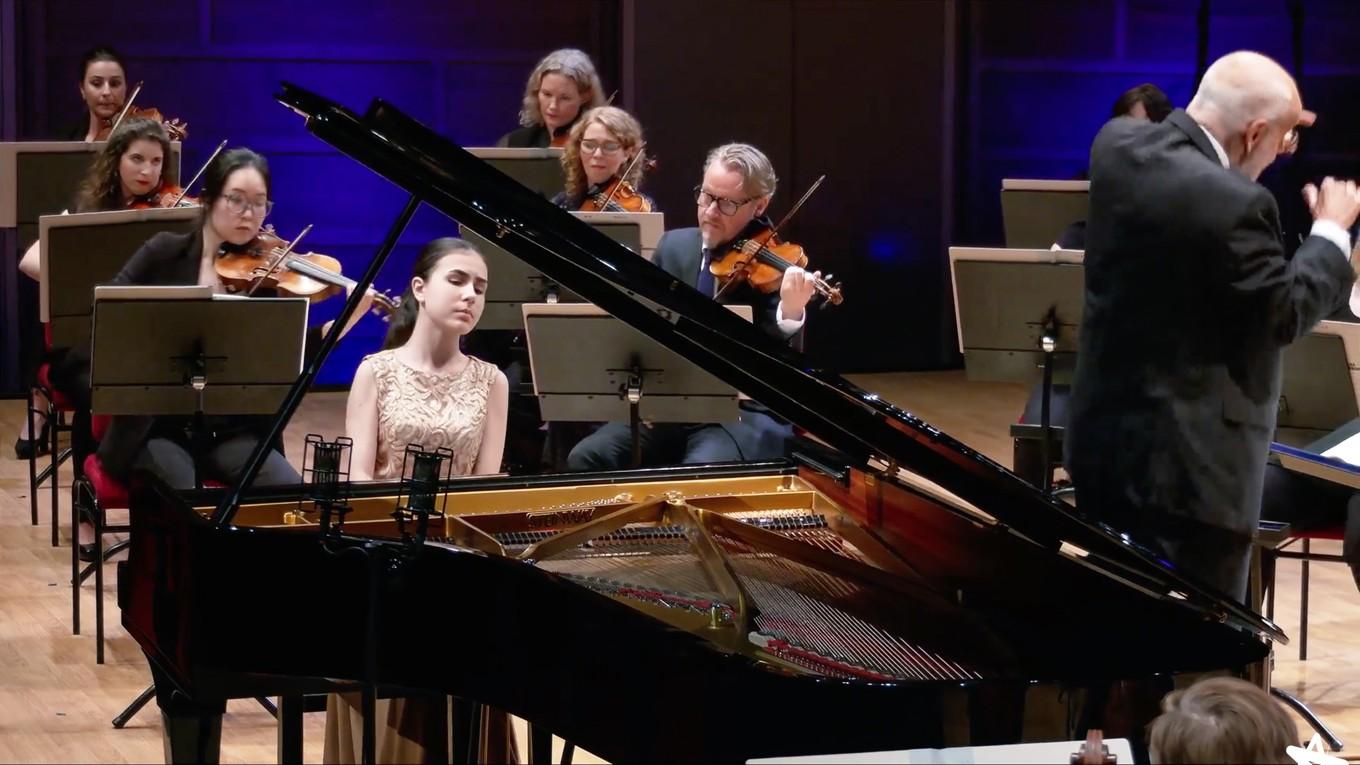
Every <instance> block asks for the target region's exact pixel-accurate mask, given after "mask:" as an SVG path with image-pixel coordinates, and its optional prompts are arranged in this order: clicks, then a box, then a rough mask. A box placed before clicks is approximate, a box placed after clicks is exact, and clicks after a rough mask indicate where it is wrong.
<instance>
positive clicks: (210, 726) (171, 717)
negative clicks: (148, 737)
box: [156, 684, 227, 765]
mask: <svg viewBox="0 0 1360 765" xmlns="http://www.w3.org/2000/svg"><path fill="white" fill-rule="evenodd" d="M167 687H173V686H169V684H167ZM156 701H157V703H158V704H160V707H161V723H162V725H163V726H164V729H165V761H166V762H167V763H181V762H183V763H190V762H202V763H210V764H212V765H215V763H217V762H218V758H219V757H220V755H221V750H222V713H223V712H225V711H226V707H227V704H226V701H225V700H222V701H219V702H215V703H208V704H203V703H201V702H197V701H192V700H190V699H189V698H188V697H186V696H184V695H183V694H181V693H180V692H179V691H177V690H171V691H169V692H168V693H165V692H162V691H161V690H160V687H159V684H158V686H157V692H156Z"/></svg>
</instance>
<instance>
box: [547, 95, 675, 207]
mask: <svg viewBox="0 0 1360 765" xmlns="http://www.w3.org/2000/svg"><path fill="white" fill-rule="evenodd" d="M646 164H647V147H646V145H645V144H644V142H643V140H642V125H640V124H638V121H637V119H635V118H634V117H633V115H631V114H629V113H628V112H626V111H624V110H622V109H620V108H618V107H617V106H599V107H596V108H594V109H591V110H590V111H588V112H586V113H585V115H584V116H582V117H581V120H580V121H579V122H577V123H576V126H575V127H573V128H572V129H571V135H570V136H569V137H568V138H567V145H566V147H565V148H564V149H563V152H562V168H563V170H565V171H566V178H567V182H566V189H565V190H564V191H563V192H562V193H560V194H558V195H557V196H556V197H554V198H553V204H556V205H557V206H558V207H561V208H564V209H567V210H583V211H587V212H652V211H653V210H655V208H656V206H655V205H654V204H653V203H652V200H651V199H650V198H649V197H648V196H647V195H645V194H643V193H641V191H640V188H639V187H640V186H641V185H642V174H643V172H644V170H645V169H646Z"/></svg>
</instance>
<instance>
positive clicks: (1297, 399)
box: [1275, 321, 1360, 443]
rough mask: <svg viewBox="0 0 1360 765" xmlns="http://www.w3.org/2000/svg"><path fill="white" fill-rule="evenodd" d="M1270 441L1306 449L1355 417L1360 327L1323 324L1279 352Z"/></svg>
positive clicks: (1359, 403) (1358, 413) (1359, 407)
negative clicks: (1277, 399) (1277, 393)
mask: <svg viewBox="0 0 1360 765" xmlns="http://www.w3.org/2000/svg"><path fill="white" fill-rule="evenodd" d="M1283 367H1284V372H1283V375H1282V377H1283V379H1282V381H1281V385H1280V403H1279V410H1278V411H1277V413H1276V416H1275V431H1276V432H1275V438H1276V440H1280V441H1286V442H1294V443H1306V442H1307V441H1311V440H1314V439H1316V438H1318V437H1320V436H1322V435H1323V434H1325V433H1328V432H1331V431H1335V430H1336V429H1337V428H1340V427H1341V426H1343V425H1345V424H1346V423H1348V422H1350V421H1351V420H1354V419H1356V418H1357V417H1360V324H1352V323H1350V322H1342V321H1324V322H1322V323H1320V324H1318V325H1317V326H1316V327H1314V328H1313V331H1312V332H1309V333H1308V334H1307V335H1305V336H1304V337H1303V338H1301V339H1300V340H1299V341H1298V342H1295V343H1292V344H1291V345H1289V346H1287V347H1286V348H1285V351H1284V361H1283Z"/></svg>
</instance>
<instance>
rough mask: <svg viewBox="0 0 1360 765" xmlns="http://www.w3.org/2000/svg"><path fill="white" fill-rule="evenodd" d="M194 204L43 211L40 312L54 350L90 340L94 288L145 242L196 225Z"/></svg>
mask: <svg viewBox="0 0 1360 765" xmlns="http://www.w3.org/2000/svg"><path fill="white" fill-rule="evenodd" d="M199 214H200V210H199V208H197V207H172V208H157V209H152V210H118V211H114V212H92V213H75V214H71V215H44V216H42V217H41V218H40V219H39V220H38V241H39V243H40V245H39V246H40V247H41V248H42V271H41V275H40V279H39V294H38V297H39V303H38V307H39V314H40V316H41V317H42V320H43V321H44V322H46V323H48V324H50V325H51V327H52V347H53V348H76V347H80V346H83V345H84V344H85V342H86V341H87V340H89V338H90V312H91V310H92V305H93V302H94V288H95V287H96V286H98V285H100V284H107V283H108V282H109V281H111V280H112V279H113V277H115V276H117V275H118V272H119V271H120V270H122V268H123V266H124V265H125V264H126V263H127V262H128V260H129V259H130V258H131V257H132V255H133V254H134V253H136V252H137V250H138V249H140V248H141V246H142V245H143V244H146V242H147V240H149V239H151V237H153V236H155V235H156V234H159V233H161V232H162V231H170V232H176V233H182V232H185V231H188V230H190V229H192V228H193V227H194V226H195V225H197V223H198V219H199Z"/></svg>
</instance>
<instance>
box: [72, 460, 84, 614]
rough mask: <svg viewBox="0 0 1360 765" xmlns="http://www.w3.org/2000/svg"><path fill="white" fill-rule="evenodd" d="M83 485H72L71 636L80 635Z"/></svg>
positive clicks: (76, 483) (77, 482) (77, 483)
mask: <svg viewBox="0 0 1360 765" xmlns="http://www.w3.org/2000/svg"><path fill="white" fill-rule="evenodd" d="M80 495H81V483H80V482H79V481H76V482H75V483H73V484H71V634H73V635H79V634H80V505H81V502H82V500H81V496H80Z"/></svg>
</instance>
